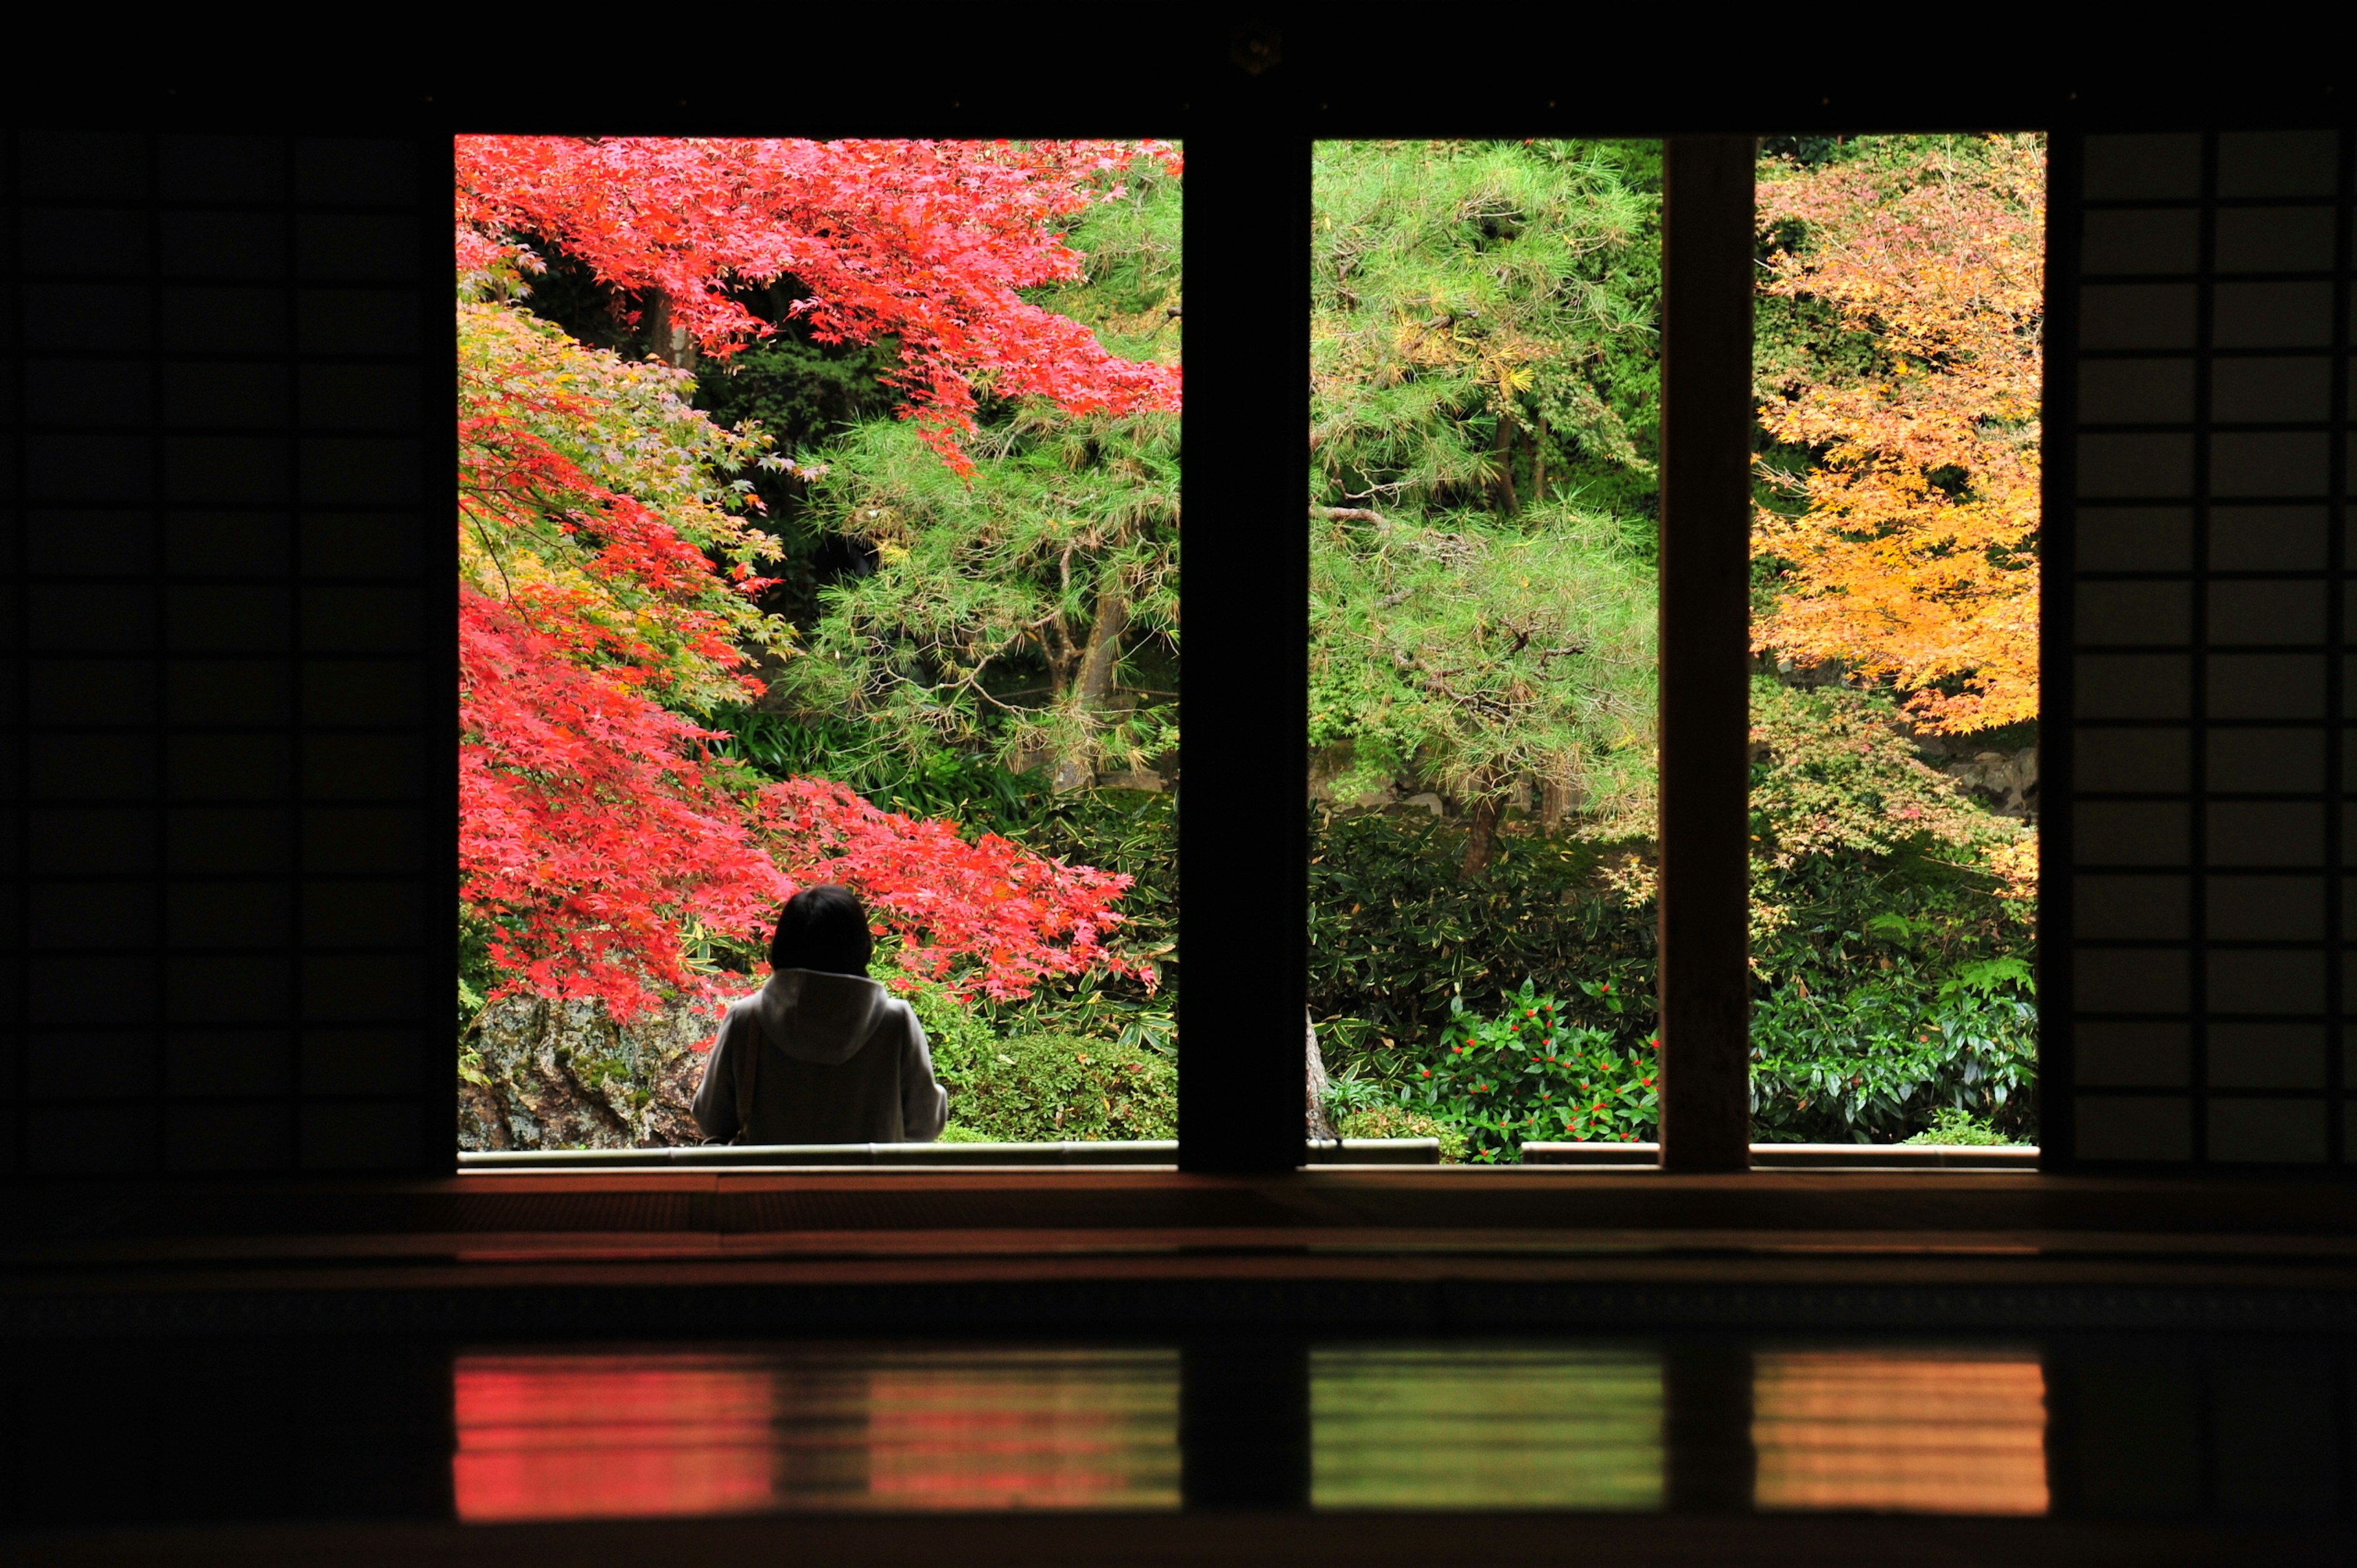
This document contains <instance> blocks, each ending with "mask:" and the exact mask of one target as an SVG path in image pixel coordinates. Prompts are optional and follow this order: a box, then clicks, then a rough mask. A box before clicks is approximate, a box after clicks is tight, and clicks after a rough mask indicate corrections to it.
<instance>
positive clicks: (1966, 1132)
mask: <svg viewBox="0 0 2357 1568" xmlns="http://www.w3.org/2000/svg"><path fill="white" fill-rule="evenodd" d="M2011 1141H2012V1140H2010V1139H2008V1138H2007V1137H2005V1136H2004V1135H2002V1134H2001V1133H1997V1132H1996V1130H1995V1129H1994V1128H1990V1127H1986V1126H1984V1125H1982V1124H1981V1123H1980V1122H1975V1121H1974V1120H1973V1119H1972V1116H1971V1115H1970V1114H1969V1113H1968V1112H1963V1111H1959V1110H1957V1109H1956V1108H1955V1107H1954V1106H1953V1105H1943V1106H1942V1107H1940V1109H1939V1110H1937V1111H1935V1112H1932V1124H1931V1125H1930V1126H1929V1127H1926V1128H1924V1129H1923V1131H1921V1133H1916V1134H1915V1135H1914V1136H1913V1137H1911V1138H1909V1139H1907V1140H1906V1142H1908V1143H1910V1144H1979V1145H1981V1146H1982V1147H1984V1148H1986V1147H1990V1146H1993V1145H1996V1144H2007V1143H2010V1142H2011Z"/></svg>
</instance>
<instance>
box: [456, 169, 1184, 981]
mask: <svg viewBox="0 0 2357 1568" xmlns="http://www.w3.org/2000/svg"><path fill="white" fill-rule="evenodd" d="M1126 156H1135V149H1124V150H1121V152H1120V156H1115V151H1114V149H1113V145H1111V144H1102V145H1100V144H1085V145H1060V146H1057V147H1053V148H1049V149H1048V150H1046V151H1043V152H1036V153H1035V154H1033V155H1031V156H1028V158H1027V156H1018V155H1017V154H1015V153H1013V152H1010V151H1009V150H1007V149H1005V148H1003V147H1002V148H998V149H996V150H993V149H988V148H982V149H974V148H967V147H963V146H957V145H942V144H922V143H871V144H856V145H828V146H824V147H822V146H819V145H815V144H789V143H685V142H660V141H648V142H633V143H627V144H618V143H603V144H597V143H576V142H565V141H561V140H555V139H549V138H472V139H469V140H468V141H467V142H464V143H462V145H461V152H460V171H461V173H460V211H461V214H462V218H463V219H464V220H465V221H464V222H463V223H462V227H461V230H460V245H459V252H460V254H459V267H460V282H461V288H460V301H459V304H458V341H459V356H458V359H459V362H458V367H457V369H458V389H459V417H458V446H459V485H458V498H457V499H458V525H459V532H460V581H459V584H458V595H459V725H460V747H459V790H460V816H459V823H460V827H459V865H460V877H461V884H460V899H461V904H462V908H464V910H465V911H466V912H467V913H468V914H469V915H470V916H471V917H472V918H473V919H474V920H476V921H477V922H478V923H479V926H480V928H481V929H483V930H485V931H486V932H487V933H488V935H487V939H486V940H487V943H488V947H489V950H490V959H491V961H492V963H493V965H494V967H495V968H496V969H497V970H498V971H499V972H500V973H501V974H502V975H503V976H504V980H503V983H502V984H501V985H500V987H499V991H498V993H511V992H524V993H533V994H538V995H543V996H550V997H594V998H597V999H600V1000H602V1001H603V1002H604V1003H605V1004H607V1006H608V1009H609V1010H610V1011H611V1012H612V1014H613V1015H615V1016H617V1017H620V1018H627V1017H629V1016H630V1015H633V1014H635V1013H637V1012H639V1011H640V1010H641V1009H643V1008H644V1007H646V1006H647V1005H649V1004H651V1003H652V1002H653V1001H654V1000H655V999H656V998H657V997H658V996H659V995H660V994H662V993H666V992H668V993H685V994H690V995H694V994H702V993H709V992H710V991H711V990H712V989H714V988H716V986H718V985H719V984H721V983H723V981H722V975H721V973H720V972H718V971H717V970H716V968H715V961H716V955H717V956H721V957H725V956H726V955H727V954H731V953H733V954H736V955H737V958H738V959H739V960H740V961H752V960H757V959H758V956H759V952H760V951H761V950H762V948H763V947H764V945H765V943H766V937H767V931H768V928H769V925H770V921H772V920H773V919H774V918H775V915H776V911H777V907H778V904H779V902H780V900H781V899H782V898H784V897H788V896H790V895H791V893H792V892H793V891H794V890H795V889H796V888H797V887H799V886H805V885H809V884H813V883H817V882H840V883H843V884H845V885H846V886H851V887H853V888H855V889H856V890H857V891H858V892H859V893H860V894H861V895H862V896H863V897H864V898H865V899H866V902H867V904H868V906H869V908H870V911H871V914H872V916H873V917H874V918H875V921H876V925H877V934H878V935H879V936H882V937H884V938H886V939H888V940H889V941H890V942H891V943H892V944H893V945H895V946H897V949H898V952H899V962H900V963H901V965H902V966H903V967H904V968H905V969H906V970H907V971H908V972H910V973H912V974H920V975H923V976H926V977H929V978H931V979H936V980H941V981H945V982H947V983H949V984H950V985H951V986H952V988H953V989H955V990H957V991H960V992H963V993H982V994H986V995H989V996H992V997H996V998H1006V997H1014V996H1020V995H1023V994H1026V993H1028V992H1029V991H1030V989H1031V988H1032V987H1033V986H1034V985H1035V984H1037V983H1039V981H1041V980H1043V979H1046V978H1049V977H1053V976H1058V975H1065V974H1072V973H1077V972H1082V971H1085V970H1088V969H1091V968H1093V967H1099V966H1102V967H1103V968H1105V969H1108V970H1111V971H1113V972H1120V973H1126V974H1130V975H1134V976H1135V977H1137V978H1139V979H1141V980H1143V981H1145V982H1146V984H1147V986H1148V988H1149V989H1150V988H1151V986H1152V983H1153V980H1154V973H1153V971H1152V969H1151V968H1150V966H1147V965H1144V964H1140V963H1135V962H1132V961H1129V960H1128V959H1126V958H1125V957H1124V956H1123V955H1122V954H1121V953H1120V952H1119V951H1118V950H1116V949H1115V948H1114V947H1113V946H1112V945H1111V939H1112V938H1113V936H1114V932H1115V931H1116V930H1117V929H1118V928H1119V927H1120V925H1121V924H1122V917H1121V916H1120V915H1119V914H1118V913H1116V912H1115V911H1114V904H1115V902H1116V901H1117V900H1118V899H1119V897H1120V896H1121V894H1122V892H1123V891H1124V889H1125V887H1126V886H1128V883H1129V878H1127V877H1126V876H1123V875H1116V874H1114V873H1109V872H1103V871H1097V870H1094V869H1092V868H1090V867H1086V866H1071V865H1065V864H1064V863H1062V862H1060V861H1054V860H1049V859H1047V858H1045V857H1042V856H1040V855H1038V854H1033V853H1031V852H1029V851H1028V850H1025V849H1023V848H1022V847H1021V846H1019V845H1017V844H1015V843H1011V842H1009V841H1007V840H1006V839H1003V838H998V837H996V836H995V835H990V834H983V835H980V836H978V837H977V838H975V839H974V840H973V841H971V842H969V841H968V840H967V839H966V838H965V837H964V836H963V835H962V834H961V833H960V832H959V831H958V829H957V828H956V826H955V825H954V824H952V823H949V822H924V821H918V820H915V819H912V818H909V817H908V816H905V815H901V814H899V813H895V812H888V811H879V810H877V808H875V807H874V806H872V805H870V804H869V803H868V802H866V801H865V800H861V799H860V798H859V797H858V796H857V795H856V794H855V793H853V792H852V791H851V790H849V789H845V788H843V787H842V786H840V785H836V784H832V783H828V782H825V781H823V780H819V779H791V780H788V781H785V782H775V781H768V780H764V779H760V778H759V777H758V776H756V775H754V774H752V773H750V772H749V771H747V770H745V769H744V768H741V767H740V766H738V765H737V764H735V763H732V762H728V761H726V760H724V759H719V758H718V757H717V748H718V746H719V743H721V742H724V741H726V739H727V736H726V735H725V734H723V733H722V732H720V731H717V730H714V729H711V728H708V727H706V726H705V725H704V724H702V723H700V722H698V720H697V719H696V718H695V717H694V715H695V714H703V713H708V712H710V711H712V710H713V709H714V708H715V707H716V706H718V705H720V704H723V703H728V702H736V701H744V700H747V699H749V698H751V697H754V696H757V695H759V693H760V691H761V689H762V688H761V683H760V682H759V680H757V679H755V678H754V677H753V675H752V674H751V673H750V664H749V661H748V658H747V653H746V650H748V649H749V648H753V647H757V646H759V645H762V644H768V645H770V646H772V647H780V648H782V647H783V646H785V645H786V643H787V642H788V640H789V639H790V635H791V634H790V632H789V631H787V630H786V629H785V628H782V626H781V625H780V623H774V622H772V621H770V619H768V618H764V617H763V616H762V615H761V614H760V613H759V610H758V608H757V607H756V606H755V605H754V603H753V596H754V595H755V594H757V593H759V591H760V590H761V589H762V588H763V587H764V586H765V585H767V582H768V579H766V578H765V577H763V575H761V568H762V566H763V564H765V563H767V562H770V561H773V560H775V559H776V557H777V545H776V542H775V541H774V540H773V539H772V538H770V536H769V535H768V534H766V533H764V532H761V531H760V529H759V527H758V526H756V523H757V521H758V519H757V517H756V516H755V515H753V514H755V513H757V512H758V510H759V501H758V500H757V499H755V497H754V496H753V493H752V488H751V486H750V485H749V484H748V482H747V481H746V480H744V479H743V478H742V477H741V475H742V473H743V471H744V470H745V469H746V468H748V467H751V466H754V465H764V466H768V467H784V466H786V461H787V460H786V459H784V458H782V457H780V456H777V455H776V454H774V453H773V452H771V451H770V440H769V438H768V437H767V436H766V435H763V434H762V433H761V432H760V431H759V429H757V428H747V429H742V430H737V431H729V430H726V429H724V428H722V427H720V426H719V425H717V424H715V423H714V422H713V421H712V420H711V419H710V418H709V417H707V416H706V415H705V414H704V413H702V412H701V411H699V410H698V409H697V408H695V407H694V404H693V403H692V402H691V401H690V398H691V394H692V392H693V391H694V384H693V378H692V377H691V376H690V375H689V373H688V372H686V371H683V370H680V369H677V368H674V367H672V366H669V365H665V364H662V363H661V362H658V361H655V360H645V361H640V362H638V363H631V362H629V361H626V360H621V359H620V358H619V357H618V356H616V355H613V354H611V353H608V352H605V351H603V350H600V349H591V348H587V347H585V346H584V345H582V344H580V343H577V342H576V341H574V340H573V339H572V338H568V337H567V336H566V335H565V333H564V332H562V331H561V330H559V329H558V328H555V327H554V326H552V325H550V324H548V323H546V322H544V321H540V320H538V319H536V318H534V317H530V316H528V315H526V314H525V313H524V312H523V311H522V310H520V309H518V308H517V307H515V306H513V305H512V304H510V303H507V302H506V297H505V296H511V295H513V294H514V293H515V292H516V291H517V289H518V288H519V286H520V285H521V281H522V280H521V277H520V274H519V271H518V269H519V267H520V266H524V265H527V264H528V262H529V258H528V256H527V253H526V252H525V251H524V249H523V247H524V243H525V239H524V236H527V235H529V236H532V237H533V238H534V239H536V240H537V242H541V243H544V244H545V243H552V242H553V243H557V244H562V245H564V246H565V247H566V248H568V249H572V250H574V251H575V252H576V254H578V255H580V256H582V258H583V259H585V260H587V261H589V262H590V263H592V264H594V265H595V266H597V268H598V269H599V272H600V275H601V276H605V277H607V278H608V279H609V281H612V282H615V283H617V284H619V285H621V286H624V287H626V288H660V289H662V290H663V291H664V292H665V294H666V295H667V296H668V297H669V298H670V300H671V301H672V302H673V307H674V308H676V309H677V310H678V311H679V312H680V314H681V315H682V316H683V317H684V318H686V319H687V320H689V321H690V322H692V323H693V324H694V329H695V330H696V332H697V333H698V335H699V336H700V337H701V338H703V340H704V341H705V343H706V344H707V346H708V347H709V348H710V349H712V350H713V351H715V352H718V351H721V350H723V349H726V346H727V345H728V344H729V343H731V342H735V341H741V340H743V339H744V338H747V337H749V336H751V335H754V334H756V333H758V332H759V331H760V330H762V329H764V328H765V327H766V324H765V323H762V322H761V321H759V319H758V318H755V317H750V316H749V315H748V314H747V313H746V312H745V311H744V310H743V309H742V307H741V306H738V305H737V303H736V302H735V301H733V300H732V299H731V298H730V297H729V295H728V293H727V288H728V286H729V285H731V284H732V283H733V282H737V281H742V280H744V279H748V278H750V279H756V280H759V279H761V278H764V277H775V276H778V275H780V274H783V273H785V272H786V271H788V270H789V269H790V267H791V270H792V271H793V273H794V275H795V276H796V278H797V279H798V281H799V283H800V285H801V286H802V288H804V289H806V290H809V291H810V295H809V297H807V298H805V299H803V300H802V302H801V304H800V305H799V306H798V307H797V308H801V309H803V310H804V311H805V313H806V314H808V315H809V316H810V317H812V318H813V320H815V321H817V322H819V323H820V324H821V326H822V328H823V329H824V330H826V331H831V332H834V333H837V334H840V335H848V336H859V335H862V334H868V333H874V332H878V331H890V332H894V333H897V334H899V335H900V336H901V339H902V343H903V349H904V355H905V356H906V357H907V360H906V362H907V364H908V365H909V375H910V376H911V378H912V382H911V385H912V391H911V398H912V402H913V403H915V404H917V405H919V407H920V410H921V412H922V413H923V415H924V417H926V418H928V419H931V421H932V422H933V424H934V429H935V431H936V432H937V433H939V434H942V438H943V441H944V443H945V444H946V449H947V450H949V451H950V453H951V454H952V456H953V457H955V458H956V459H957V460H958V461H963V455H962V454H957V453H956V452H955V449H954V445H953V442H952V441H951V439H950V437H951V436H952V435H954V433H955V432H956V431H957V430H959V429H961V428H965V427H967V426H965V425H961V424H960V421H961V420H963V419H966V418H967V413H966V411H968V410H970V409H971V408H972V406H973V403H972V399H973V396H974V391H975V389H976V387H977V386H983V385H990V386H995V387H996V388H997V389H999V390H1002V391H1005V390H1008V389H1010V388H1012V389H1017V390H1022V391H1027V392H1037V393H1039V395H1042V396H1049V397H1053V398H1058V399H1064V398H1070V399H1072V400H1074V401H1075V402H1077V403H1082V404H1089V403H1092V400H1094V402H1095V403H1098V404H1103V405H1110V404H1111V403H1116V402H1118V401H1120V400H1122V399H1131V400H1133V401H1135V400H1146V399H1155V398H1162V399H1169V400H1175V398H1176V396H1177V383H1176V379H1175V372H1168V371H1163V370H1162V368H1160V367H1156V366H1143V367H1139V366H1130V365H1128V364H1127V362H1125V361H1117V360H1112V359H1111V358H1110V357H1109V356H1107V355H1105V354H1104V353H1103V351H1102V350H1101V349H1096V348H1095V339H1094V338H1093V337H1092V336H1091V335H1090V334H1089V333H1087V332H1086V331H1085V329H1083V328H1079V327H1078V326H1076V325H1075V324H1073V323H1071V322H1070V321H1066V320H1064V319H1063V318H1061V317H1051V316H1049V315H1048V314H1047V313H1045V312H1043V311H1039V310H1038V309H1036V308H1034V307H1032V306H1028V305H1026V304H1025V303H1024V302H1023V301H1021V300H1020V299H1019V298H1017V296H1016V295H1015V294H1014V292H1013V291H1014V289H1015V288H1017V287H1018V286H1024V285H1025V284H1026V282H1027V281H1028V280H1032V279H1034V278H1036V277H1043V276H1052V275H1056V269H1057V268H1058V267H1060V266H1064V265H1067V264H1068V262H1067V261H1066V259H1065V258H1066V257H1067V256H1068V254H1069V253H1068V252H1062V251H1061V247H1060V242H1059V241H1058V238H1057V236H1056V235H1055V234H1054V232H1053V231H1052V224H1053V222H1054V220H1056V219H1057V218H1058V217H1060V216H1061V215H1064V214H1066V213H1068V212H1069V211H1070V210H1071V203H1073V202H1074V201H1079V200H1085V199H1089V190H1090V189H1091V187H1090V186H1089V183H1088V182H1089V181H1091V180H1092V179H1097V178H1100V177H1103V175H1104V174H1105V173H1106V172H1107V171H1108V170H1117V168H1118V166H1120V163H1121V160H1122V158H1124V157H1126ZM863 191H864V192H865V193H866V194H865V196H863V194H862V192H863ZM796 203H800V205H799V206H798V205H796ZM863 203H865V204H863ZM797 225H799V227H797ZM994 312H995V313H996V314H995V315H994V314H993V313H994ZM1083 339H1085V342H1083V341H1082V340H1083ZM1092 350H1093V352H1092ZM736 983H737V984H740V985H741V984H742V983H743V982H742V981H741V979H740V980H738V981H737V982H736Z"/></svg>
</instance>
